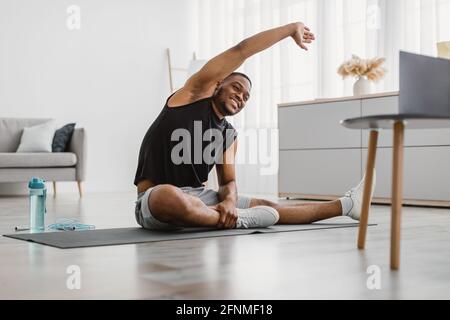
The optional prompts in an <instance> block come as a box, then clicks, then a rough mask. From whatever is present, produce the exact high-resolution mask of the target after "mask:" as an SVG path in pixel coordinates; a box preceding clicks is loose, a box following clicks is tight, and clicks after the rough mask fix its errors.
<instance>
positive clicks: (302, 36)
mask: <svg viewBox="0 0 450 320" xmlns="http://www.w3.org/2000/svg"><path fill="white" fill-rule="evenodd" d="M295 26H296V28H295V31H294V33H293V34H292V38H293V39H294V41H295V42H296V43H297V45H298V46H299V47H300V48H302V49H303V50H308V47H306V45H305V43H311V42H313V41H314V40H315V39H316V38H315V37H314V33H312V32H311V31H310V30H309V28H308V27H307V26H305V25H304V24H303V23H302V22H297V23H296V24H295Z"/></svg>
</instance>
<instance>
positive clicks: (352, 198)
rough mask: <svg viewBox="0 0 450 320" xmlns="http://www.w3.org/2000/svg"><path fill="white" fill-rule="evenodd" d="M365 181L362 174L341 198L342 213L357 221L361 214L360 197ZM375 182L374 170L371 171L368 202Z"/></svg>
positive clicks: (361, 196)
mask: <svg viewBox="0 0 450 320" xmlns="http://www.w3.org/2000/svg"><path fill="white" fill-rule="evenodd" d="M365 181H366V175H364V177H363V179H362V180H361V182H360V183H359V184H358V185H357V186H356V187H354V188H352V189H350V191H347V192H346V193H345V196H344V197H342V198H341V199H339V200H341V204H342V215H343V216H348V217H350V218H352V219H354V220H358V221H359V217H360V215H361V209H362V200H363V199H362V198H363V193H364V185H365ZM375 184H376V172H375V170H374V171H373V179H372V190H371V191H372V192H371V194H370V199H369V203H370V202H372V196H373V192H374V190H375Z"/></svg>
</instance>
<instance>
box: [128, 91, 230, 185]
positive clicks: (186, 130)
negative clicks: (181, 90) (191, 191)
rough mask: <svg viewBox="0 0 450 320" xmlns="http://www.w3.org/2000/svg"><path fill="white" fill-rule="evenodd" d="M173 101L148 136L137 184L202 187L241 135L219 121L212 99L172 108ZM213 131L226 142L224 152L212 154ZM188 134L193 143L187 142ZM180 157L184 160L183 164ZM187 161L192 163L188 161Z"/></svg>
mask: <svg viewBox="0 0 450 320" xmlns="http://www.w3.org/2000/svg"><path fill="white" fill-rule="evenodd" d="M170 97H172V95H171V96H170ZM170 97H169V98H168V99H167V100H166V104H165V105H164V108H163V110H162V111H161V113H160V114H159V116H158V117H157V118H156V120H155V121H154V122H153V124H152V125H151V126H150V128H149V129H148V131H147V133H146V135H145V136H144V140H143V141H142V145H141V148H140V151H139V160H138V167H137V170H136V176H135V179H134V184H135V185H137V184H138V183H139V182H140V181H142V180H145V179H150V180H151V181H152V182H153V183H155V184H171V185H174V186H177V187H188V186H189V187H200V186H202V185H203V183H205V182H206V181H207V180H208V174H209V172H210V171H211V169H212V168H213V167H214V165H215V164H216V163H219V162H218V161H220V160H222V155H223V151H224V150H226V149H228V147H229V146H230V145H231V144H232V143H233V141H234V139H236V135H237V133H236V130H235V129H234V128H233V126H232V125H231V124H230V123H228V121H227V120H226V119H225V118H223V119H219V117H218V116H217V115H216V113H215V112H214V110H213V108H212V97H209V98H205V99H201V100H198V101H196V102H193V103H190V104H187V105H184V106H180V107H175V108H169V106H168V105H167V103H168V101H169V99H170ZM177 129H181V130H177ZM209 129H216V130H215V134H216V136H215V137H218V133H219V132H220V134H221V139H222V142H223V143H221V146H220V148H221V149H220V150H219V149H215V150H212V149H213V148H212V144H211V141H215V140H216V139H215V137H213V136H212V135H211V131H208V130H209ZM175 130H177V131H176V134H174V131H175ZM217 130H219V131H217ZM186 134H187V135H189V136H190V139H183V137H185V135H186ZM189 140H190V141H189ZM217 141H219V140H217ZM189 142H190V143H189ZM196 143H197V145H196ZM208 145H209V147H208ZM181 146H185V147H184V148H182V147H181ZM174 147H175V149H174ZM199 148H201V150H200V151H201V154H202V155H203V154H204V153H203V152H205V153H206V154H211V155H212V156H213V157H212V158H211V157H209V158H208V157H205V156H198V155H199ZM205 148H208V149H206V150H205ZM180 149H182V150H180ZM185 151H187V152H188V153H189V154H186V153H185ZM214 151H217V152H214ZM195 152H197V153H195ZM173 154H174V155H176V160H175V161H173V159H172V158H173V157H172V155H173ZM177 155H180V156H182V157H183V158H182V159H183V161H182V162H181V163H180V157H178V156H177ZM187 159H189V161H185V160H187Z"/></svg>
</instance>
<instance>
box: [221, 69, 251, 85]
mask: <svg viewBox="0 0 450 320" xmlns="http://www.w3.org/2000/svg"><path fill="white" fill-rule="evenodd" d="M231 76H241V77H244V78H245V79H247V80H248V82H250V87H253V83H252V80H250V78H249V76H248V75H246V74H245V73H242V72H233V73H231V74H230V75H229V76H228V77H231ZM228 77H227V78H228Z"/></svg>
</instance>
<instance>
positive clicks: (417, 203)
mask: <svg viewBox="0 0 450 320" xmlns="http://www.w3.org/2000/svg"><path fill="white" fill-rule="evenodd" d="M278 196H279V197H280V198H289V199H292V200H312V201H330V200H335V199H336V198H339V197H340V196H330V195H308V194H301V193H285V192H280V193H278ZM372 204H381V205H390V204H391V199H390V198H373V199H372ZM403 205H405V206H414V207H436V208H450V201H443V200H420V199H403Z"/></svg>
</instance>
